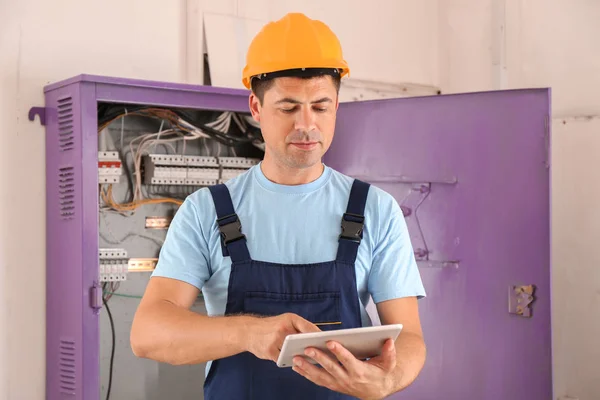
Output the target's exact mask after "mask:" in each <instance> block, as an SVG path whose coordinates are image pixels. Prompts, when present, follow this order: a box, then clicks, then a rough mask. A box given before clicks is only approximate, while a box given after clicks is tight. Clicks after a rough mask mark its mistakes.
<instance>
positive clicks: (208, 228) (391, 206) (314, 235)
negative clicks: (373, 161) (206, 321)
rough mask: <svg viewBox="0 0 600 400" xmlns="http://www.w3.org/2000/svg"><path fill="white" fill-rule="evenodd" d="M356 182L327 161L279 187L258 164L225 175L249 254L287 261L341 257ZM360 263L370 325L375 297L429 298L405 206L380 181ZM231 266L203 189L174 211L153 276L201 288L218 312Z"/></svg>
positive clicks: (371, 198) (369, 208)
mask: <svg viewBox="0 0 600 400" xmlns="http://www.w3.org/2000/svg"><path fill="white" fill-rule="evenodd" d="M352 182H353V179H352V178H350V177H348V176H345V175H343V174H341V173H339V172H337V171H335V170H333V169H332V168H329V167H327V166H325V169H324V172H323V174H322V175H321V176H320V177H319V178H318V179H317V180H315V181H313V182H310V183H308V184H303V185H295V186H286V185H280V184H276V183H273V182H271V181H269V180H268V179H267V178H266V177H265V176H264V174H263V173H262V170H261V167H260V164H258V165H257V166H254V167H252V168H251V169H250V170H248V171H247V172H245V173H243V174H242V175H240V176H238V177H236V178H234V179H231V180H229V181H227V183H226V185H227V187H228V188H229V191H230V193H231V199H232V201H233V205H234V208H235V211H236V213H237V214H238V216H239V218H240V221H241V224H242V232H243V233H244V234H245V235H246V238H247V245H248V250H249V252H250V256H251V258H252V259H254V260H257V261H266V262H273V263H283V264H309V263H317V262H324V261H332V260H335V258H336V253H337V248H338V238H339V234H340V230H341V227H340V223H341V218H342V215H343V214H344V212H345V211H346V207H347V205H348V197H349V194H350V188H351V186H352ZM355 268H356V284H357V288H356V290H357V291H358V295H359V298H360V300H361V313H362V322H363V325H364V326H369V325H371V320H370V318H369V316H368V314H367V312H366V310H365V306H366V305H367V303H368V301H369V296H372V297H373V301H374V302H375V303H378V302H381V301H385V300H390V299H395V298H400V297H407V296H417V297H418V298H421V297H424V296H425V290H424V288H423V284H422V282H421V277H420V274H419V270H418V268H417V264H416V262H415V258H414V254H413V248H412V245H411V243H410V239H409V234H408V230H407V227H406V223H405V221H404V216H403V214H402V211H401V209H400V207H399V205H398V203H397V202H396V200H395V199H394V198H393V197H392V196H391V195H390V194H388V193H387V192H384V191H383V190H381V189H379V188H377V187H375V186H371V188H370V189H369V195H368V198H367V204H366V208H365V227H364V233H363V240H362V242H361V244H360V247H359V249H358V255H357V259H356V264H355ZM230 271H231V259H230V258H229V257H223V253H222V250H221V241H220V236H219V230H218V227H217V223H216V212H215V207H214V203H213V200H212V197H211V195H210V192H209V190H208V188H202V189H200V190H198V191H196V192H194V193H193V194H191V195H190V196H188V198H187V199H186V200H185V202H184V203H183V204H182V205H181V207H180V208H179V210H178V211H177V213H176V214H175V217H174V218H173V221H172V222H171V226H170V228H169V231H168V233H167V237H166V240H165V243H164V245H163V247H162V249H161V252H160V256H159V261H158V265H157V266H156V269H155V271H154V272H153V276H162V277H167V278H173V279H177V280H181V281H184V282H187V283H189V284H191V285H194V286H196V287H197V288H199V289H201V290H202V293H203V296H204V301H205V306H206V310H207V312H208V315H211V316H220V315H223V314H224V313H225V305H226V303H227V288H228V283H229V274H230Z"/></svg>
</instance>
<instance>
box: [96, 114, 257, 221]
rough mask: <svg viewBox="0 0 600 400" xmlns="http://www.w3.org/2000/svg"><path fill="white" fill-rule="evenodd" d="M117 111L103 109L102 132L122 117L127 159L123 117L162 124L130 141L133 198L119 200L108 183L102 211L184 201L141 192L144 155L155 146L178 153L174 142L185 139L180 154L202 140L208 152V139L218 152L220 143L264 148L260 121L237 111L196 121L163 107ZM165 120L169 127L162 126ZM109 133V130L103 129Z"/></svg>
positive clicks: (126, 210)
mask: <svg viewBox="0 0 600 400" xmlns="http://www.w3.org/2000/svg"><path fill="white" fill-rule="evenodd" d="M121 110H123V109H119V112H118V113H115V112H111V111H110V110H108V111H107V110H104V115H103V116H102V117H100V118H99V135H103V131H104V130H105V128H107V127H108V126H109V125H110V124H112V123H113V122H115V121H117V120H119V119H121V157H122V159H123V160H125V156H126V154H125V153H124V152H123V147H124V145H123V131H124V127H123V121H124V120H123V118H124V117H125V116H134V115H137V116H144V117H149V118H154V119H159V120H160V121H161V125H160V128H159V130H158V132H156V133H146V134H142V135H139V136H137V137H135V138H134V139H132V140H131V141H130V142H129V152H128V153H129V154H131V156H132V160H133V161H132V162H133V173H132V174H131V177H130V174H129V171H127V166H126V163H125V162H123V166H124V169H125V173H126V175H127V177H128V179H129V182H130V186H131V187H130V191H131V193H132V196H131V200H130V201H128V202H123V203H118V202H117V201H115V200H114V197H113V187H112V184H108V185H106V186H105V187H103V188H102V189H101V191H100V195H101V198H102V201H103V203H104V207H103V208H102V210H103V211H116V212H118V213H120V214H123V215H126V216H130V215H133V214H134V213H135V210H136V209H137V208H138V207H140V206H142V205H145V204H160V203H172V204H175V205H181V204H182V203H183V201H182V200H181V199H176V198H172V197H161V198H149V197H150V196H148V195H146V196H145V195H144V193H143V192H142V159H143V156H144V155H145V154H149V153H150V152H151V151H153V150H154V149H155V148H156V146H159V145H162V146H164V147H165V148H166V149H167V151H169V150H171V151H172V152H173V153H177V149H176V147H175V146H174V145H176V144H177V143H178V142H181V143H182V151H181V154H182V155H185V150H186V143H187V142H188V141H191V140H202V141H203V147H204V149H205V152H206V154H207V155H208V154H209V153H210V151H209V148H208V146H207V140H211V141H215V142H216V144H217V154H216V156H217V157H219V156H220V155H221V146H222V145H225V146H227V147H228V148H229V149H230V150H231V152H232V154H233V156H234V157H235V156H237V154H236V151H235V147H234V146H236V145H239V144H252V145H254V146H255V147H257V148H259V149H261V150H263V151H264V142H263V139H262V135H261V134H260V129H259V125H258V123H257V122H256V121H254V119H252V118H251V117H249V116H241V115H238V114H237V113H234V112H229V111H226V112H223V113H221V114H220V115H219V116H218V117H217V118H216V119H215V120H213V121H211V122H209V123H206V124H203V123H198V122H194V121H193V118H192V117H191V116H190V115H188V114H187V113H185V112H184V111H180V110H170V109H161V108H136V109H133V110H132V111H127V110H126V109H125V110H124V111H121ZM165 123H166V124H168V127H167V129H163V128H164V126H165ZM232 124H235V125H236V126H237V128H238V129H239V131H240V132H241V133H242V135H241V136H240V135H233V134H231V133H229V132H230V130H231V128H232ZM104 135H106V133H104Z"/></svg>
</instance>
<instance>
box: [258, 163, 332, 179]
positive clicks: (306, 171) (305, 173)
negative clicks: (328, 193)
mask: <svg viewBox="0 0 600 400" xmlns="http://www.w3.org/2000/svg"><path fill="white" fill-rule="evenodd" d="M260 168H261V171H262V173H263V175H264V176H265V177H266V178H267V179H268V180H270V181H271V182H274V183H277V184H280V185H290V186H292V185H304V184H307V183H310V182H313V181H316V180H317V179H319V177H320V176H321V175H322V174H323V170H324V168H325V166H324V165H323V163H320V162H319V163H317V164H315V165H313V166H311V167H308V168H303V169H298V168H290V167H289V166H287V165H284V164H281V163H277V162H275V161H274V160H272V159H269V158H267V157H265V159H264V160H263V161H262V163H261V166H260Z"/></svg>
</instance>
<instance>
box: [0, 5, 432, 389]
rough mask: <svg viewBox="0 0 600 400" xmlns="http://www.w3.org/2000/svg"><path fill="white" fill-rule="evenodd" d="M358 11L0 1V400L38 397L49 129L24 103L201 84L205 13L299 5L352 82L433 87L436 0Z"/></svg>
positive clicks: (255, 13)
mask: <svg viewBox="0 0 600 400" xmlns="http://www.w3.org/2000/svg"><path fill="white" fill-rule="evenodd" d="M300 4H301V5H300ZM363 5H364V2H362V1H360V0H345V1H341V0H335V1H320V0H310V1H303V2H298V1H287V0H286V1H282V0H188V1H185V0H178V1H175V0H170V1H168V2H165V1H159V0H129V1H118V0H107V1H103V2H91V1H77V0H54V1H51V2H48V1H43V0H19V1H14V0H13V1H10V2H9V1H8V0H0V15H2V16H3V23H2V24H0V54H1V56H0V163H1V164H0V185H1V186H0V187H2V190H1V191H0V221H1V224H0V250H1V251H0V278H1V280H0V399H2V400H5V399H6V400H21V399H28V400H35V399H43V398H44V385H45V383H44V380H45V360H44V354H45V264H44V260H45V222H44V221H45V175H44V173H45V172H44V130H43V128H42V127H41V126H40V125H39V123H38V122H37V121H36V123H31V122H29V121H28V120H27V112H28V110H29V108H30V107H31V106H34V105H43V93H42V88H43V86H44V85H45V84H47V83H49V82H53V81H56V80H60V79H64V78H67V77H70V76H72V75H76V74H80V73H90V74H100V75H116V76H123V77H130V78H144V79H153V80H165V81H176V82H177V81H179V82H185V81H188V82H194V83H198V82H201V80H200V77H201V76H202V71H201V65H202V61H201V60H202V59H201V58H199V57H201V49H202V41H201V40H199V39H198V37H197V36H187V34H188V32H189V33H192V34H193V33H194V32H196V34H199V32H201V31H202V30H201V29H200V28H201V26H200V25H199V24H198V23H197V21H198V19H197V18H199V17H201V14H202V12H204V11H208V12H212V13H221V14H228V15H237V16H242V17H249V18H254V19H261V18H265V19H272V18H278V17H280V16H282V15H283V14H284V13H285V12H287V11H294V10H295V11H302V12H306V13H307V14H310V15H311V16H313V17H315V18H321V19H324V20H325V21H326V22H328V23H329V25H330V26H331V27H332V28H333V29H334V30H335V31H336V32H337V33H338V35H339V36H340V38H341V40H342V42H343V46H344V49H345V52H346V56H347V59H348V61H349V62H350V64H351V66H352V76H353V77H356V78H361V79H370V80H382V81H395V82H415V83H420V84H435V83H436V82H437V81H438V76H437V73H438V68H437V54H438V52H437V18H436V17H435V16H436V13H437V0H426V1H424V0H380V1H379V2H378V6H377V7H374V8H368V9H364V8H362V7H363ZM294 7H299V8H294ZM186 10H190V12H189V13H187V12H186ZM342 12H343V13H347V17H345V18H342V17H341V13H342ZM92 17H93V18H92ZM194 21H196V22H194Z"/></svg>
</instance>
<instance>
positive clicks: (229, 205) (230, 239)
mask: <svg viewBox="0 0 600 400" xmlns="http://www.w3.org/2000/svg"><path fill="white" fill-rule="evenodd" d="M208 189H209V190H210V194H211V195H212V198H213V202H214V203H215V209H216V211H217V224H218V225H219V231H221V247H222V248H223V256H227V255H229V256H231V261H232V262H234V263H235V262H241V261H247V260H250V252H249V251H248V247H247V246H246V236H245V235H244V234H243V233H242V224H241V222H240V219H239V218H238V216H237V214H236V213H235V210H234V209H233V202H232V201H231V195H230V194H229V189H227V186H225V185H224V184H219V185H215V186H209V188H208Z"/></svg>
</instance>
